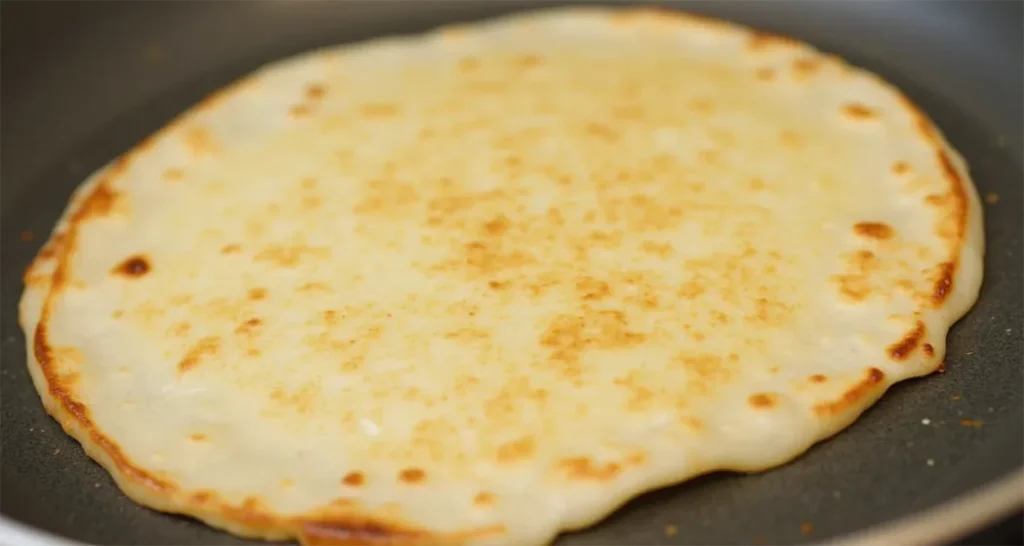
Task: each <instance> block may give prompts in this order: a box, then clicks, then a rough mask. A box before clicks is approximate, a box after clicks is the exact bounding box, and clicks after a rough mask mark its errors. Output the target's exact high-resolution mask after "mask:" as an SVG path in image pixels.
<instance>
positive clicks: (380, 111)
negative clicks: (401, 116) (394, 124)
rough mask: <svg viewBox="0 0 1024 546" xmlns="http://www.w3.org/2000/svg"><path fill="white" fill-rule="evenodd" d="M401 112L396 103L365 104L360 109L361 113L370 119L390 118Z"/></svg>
mask: <svg viewBox="0 0 1024 546" xmlns="http://www.w3.org/2000/svg"><path fill="white" fill-rule="evenodd" d="M398 112H399V107H398V105H397V104H394V103H380V104H364V105H363V106H362V107H360V108H359V113H360V114H362V115H363V116H364V117H368V118H389V117H394V116H395V115H397V114H398Z"/></svg>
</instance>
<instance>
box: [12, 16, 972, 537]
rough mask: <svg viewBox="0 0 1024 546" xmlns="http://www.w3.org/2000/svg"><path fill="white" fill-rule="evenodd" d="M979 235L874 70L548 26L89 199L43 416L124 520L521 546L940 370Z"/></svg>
mask: <svg viewBox="0 0 1024 546" xmlns="http://www.w3.org/2000/svg"><path fill="white" fill-rule="evenodd" d="M982 237H983V234H982V228H981V212H980V209H979V207H978V204H977V197H976V194H975V190H974V188H973V186H972V185H971V183H970V180H969V179H968V177H967V171H966V166H965V165H964V163H963V161H962V160H961V159H960V158H959V156H958V155H957V154H956V153H955V152H954V151H953V150H952V149H950V148H949V147H948V145H947V144H946V143H945V141H944V140H943V139H942V137H941V136H940V135H939V133H938V132H937V131H936V130H935V129H934V128H933V127H932V126H931V124H930V122H928V121H927V119H926V118H924V117H923V116H922V115H921V114H920V113H919V112H918V111H917V110H916V109H915V108H914V107H913V106H912V105H911V104H910V103H909V102H907V101H906V100H905V99H904V98H902V96H901V95H899V94H898V92H896V91H895V90H894V89H892V88H891V87H889V86H888V85H886V84H884V83H883V82H882V81H880V80H879V79H878V78H876V77H874V76H872V75H870V74H867V73H865V72H862V71H860V70H857V69H854V68H851V67H849V66H847V65H845V64H844V63H843V62H842V61H840V60H837V59H835V58H831V57H826V56H824V55H822V54H820V53H817V52H816V51H814V50H813V49H811V48H809V47H808V46H805V45H801V44H799V43H796V42H792V41H788V40H785V39H780V38H774V37H769V36H765V35H760V34H754V33H752V32H751V31H748V30H746V29H743V28H740V27H736V26H733V25H728V24H725V23H719V22H712V21H707V20H702V19H696V18H690V17H688V16H680V15H671V14H665V13H659V12H649V11H642V10H628V11H609V10H599V9H582V8H573V9H563V10H556V11H549V12H543V13H539V14H528V15H521V16H515V17H510V18H506V19H502V20H498V21H494V22H489V23H481V24H477V25H474V26H469V27H461V28H459V29H458V30H444V31H438V32H434V33H430V34H427V35H424V36H421V37H412V38H397V39H387V40H378V41H374V42H369V43H366V44H362V45H357V46H349V47H343V48H336V49H328V50H323V51H318V52H314V53H311V54H307V55H303V56H301V57H298V58H294V59H290V60H287V61H283V62H279V63H275V64H273V65H270V66H268V67H267V68H264V69H262V70H261V71H259V72H257V73H256V74H254V75H252V76H250V77H248V78H246V80H244V81H243V82H241V83H240V84H238V85H236V86H234V87H233V88H231V89H230V90H228V91H225V92H222V93H219V94H218V95H216V96H214V97H212V98H211V99H209V100H208V101H206V102H204V103H203V104H202V105H200V106H199V107H197V108H196V109H194V110H192V111H191V112H189V113H187V114H186V115H184V116H182V117H181V118H180V119H179V120H177V121H176V122H174V123H173V124H172V125H171V126H170V127H169V128H167V129H165V130H163V131H161V132H160V133H158V134H157V135H155V136H154V137H152V138H151V139H149V140H147V142H146V143H145V144H144V145H143V146H140V147H139V148H138V149H136V150H135V151H133V152H132V153H131V154H129V155H127V156H126V157H124V158H122V159H121V160H119V161H118V162H116V163H115V164H112V165H111V166H109V167H107V168H105V169H104V170H102V171H100V172H98V173H96V174H95V175H93V177H91V178H90V179H89V180H87V181H86V182H85V184H84V185H83V186H82V189H81V190H80V191H79V192H78V193H77V194H76V197H75V198H74V199H73V201H72V204H71V205H70V206H69V208H68V211H67V212H66V213H65V216H64V217H63V219H62V220H61V222H60V224H59V225H58V227H57V230H56V231H55V235H54V237H52V238H51V241H50V242H49V243H48V245H47V250H44V252H43V253H41V254H40V256H39V257H38V258H37V260H36V261H35V263H34V264H33V266H32V267H31V268H30V269H29V271H28V272H27V273H26V282H27V289H26V291H25V294H24V297H23V298H22V301H21V321H22V325H23V327H24V329H25V331H26V332H27V333H28V334H29V335H28V337H29V345H28V346H29V353H30V355H31V356H30V363H29V366H30V369H31V372H32V377H33V380H34V381H35V384H36V386H37V388H38V389H39V391H40V393H41V396H42V398H43V401H44V403H45V405H46V407H47V410H48V411H50V413H52V414H53V415H54V416H55V417H56V418H57V419H58V420H60V421H61V423H62V424H63V425H64V427H65V429H66V430H67V431H68V432H69V433H70V434H72V435H73V436H74V437H76V438H77V439H78V440H79V441H81V442H82V443H83V445H84V446H85V448H86V450H87V451H88V452H89V454H90V455H91V456H93V457H94V458H96V459H97V460H98V461H99V462H101V463H102V464H103V465H104V466H105V467H106V468H108V470H110V471H111V473H112V474H113V475H114V477H115V479H116V480H117V482H118V484H119V485H120V486H121V487H122V489H124V490H125V492H126V493H128V494H129V495H130V496H131V497H132V498H134V499H135V500H137V501H139V502H141V503H144V504H146V505H149V506H152V507H155V508H158V509H161V510H166V511H173V512H181V513H187V514H191V515H193V516H196V517H199V518H201V519H203V520H204V521H206V522H208V523H210V524H211V525H215V526H217V527H221V528H225V529H228V530H230V531H232V532H235V533H238V534H243V535H249V536H261V537H267V538H287V537H295V536H299V537H300V538H301V539H302V540H303V541H306V542H311V543H312V542H317V543H324V542H330V541H332V540H341V539H342V538H345V539H346V540H354V541H356V542H360V541H362V542H366V541H369V540H370V539H371V538H374V537H376V538H383V537H387V538H388V539H389V540H393V541H395V543H421V542H443V543H452V542H474V543H491V544H526V543H544V542H547V541H549V540H551V539H552V538H553V536H554V535H555V534H556V533H557V532H558V531H559V530H564V529H572V528H578V527H582V526H586V525H588V524H591V523H594V522H595V521H597V520H598V519H600V518H601V517H603V516H605V515H606V514H608V513H609V512H610V511H611V510H613V509H614V508H615V507H617V506H618V505H620V504H621V503H623V502H624V501H625V500H627V499H628V498H630V497H632V496H634V495H636V494H638V493H640V492H642V491H645V490H649V489H652V488H655V487H659V486H662V485H666V484H670V483H676V482H679V481H682V480H685V479H687V478H690V477H692V476H695V475H698V474H701V473H706V472H709V471H713V470H716V469H735V470H758V469H764V468H768V467H771V466H774V465H778V464H781V463H783V462H785V461H787V460H790V459H792V458H793V457H795V456H797V455H799V454H800V453H802V452H803V451H804V450H805V449H807V448H808V447H809V446H810V445H811V444H812V443H814V442H816V441H818V440H821V439H823V438H825V437H827V436H829V435H831V434H833V433H835V432H837V431H838V430H840V429H842V428H843V427H845V426H846V425H848V424H849V423H850V422H852V421H853V420H854V419H855V418H856V417H857V416H858V415H859V414H860V412H861V411H863V410H864V409H865V408H866V407H867V406H868V405H870V404H871V403H872V402H873V401H874V400H875V399H877V397H878V396H880V395H881V394H882V392H883V391H884V390H885V389H886V388H887V387H888V386H889V385H891V384H892V383H894V382H896V381H900V380H903V379H907V378H910V377H915V376H920V375H924V374H927V373H929V372H931V371H933V370H935V369H936V367H937V366H938V365H939V364H940V362H941V361H942V357H943V354H944V345H945V337H946V332H947V330H948V328H949V326H950V325H951V324H952V323H953V322H954V321H955V320H956V319H958V318H959V317H960V316H962V315H963V314H964V313H965V312H966V311H967V309H968V308H969V307H970V305H971V304H972V303H973V302H974V300H975V298H976V297H977V292H978V287H979V285H980V282H981V257H982V252H983V238H982Z"/></svg>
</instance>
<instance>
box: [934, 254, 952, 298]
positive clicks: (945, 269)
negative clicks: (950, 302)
mask: <svg viewBox="0 0 1024 546" xmlns="http://www.w3.org/2000/svg"><path fill="white" fill-rule="evenodd" d="M955 271H956V264H954V263H951V262H944V263H942V264H940V265H939V274H938V279H937V280H936V281H935V286H934V288H933V289H932V303H933V304H934V305H935V306H936V307H938V306H939V305H941V304H942V302H944V301H946V298H947V297H949V293H950V292H951V291H952V290H953V273H954V272H955Z"/></svg>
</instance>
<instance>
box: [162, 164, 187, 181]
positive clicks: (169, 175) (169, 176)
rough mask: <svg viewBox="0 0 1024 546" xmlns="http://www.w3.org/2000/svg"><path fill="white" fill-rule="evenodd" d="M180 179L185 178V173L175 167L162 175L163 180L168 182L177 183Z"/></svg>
mask: <svg viewBox="0 0 1024 546" xmlns="http://www.w3.org/2000/svg"><path fill="white" fill-rule="evenodd" d="M182 178H185V171H183V170H181V169H179V168H177V167H171V168H169V169H167V170H165V171H164V174H163V179H164V180H166V181H168V182H177V181H179V180H181V179H182Z"/></svg>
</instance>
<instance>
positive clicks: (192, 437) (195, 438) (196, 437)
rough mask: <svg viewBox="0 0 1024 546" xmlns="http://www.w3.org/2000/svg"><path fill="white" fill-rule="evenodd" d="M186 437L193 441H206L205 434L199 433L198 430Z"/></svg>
mask: <svg viewBox="0 0 1024 546" xmlns="http://www.w3.org/2000/svg"><path fill="white" fill-rule="evenodd" d="M188 438H189V439H190V440H192V441H193V442H205V441H206V435H205V434H201V433H199V432H196V433H194V434H192V435H190V436H189V437H188Z"/></svg>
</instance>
